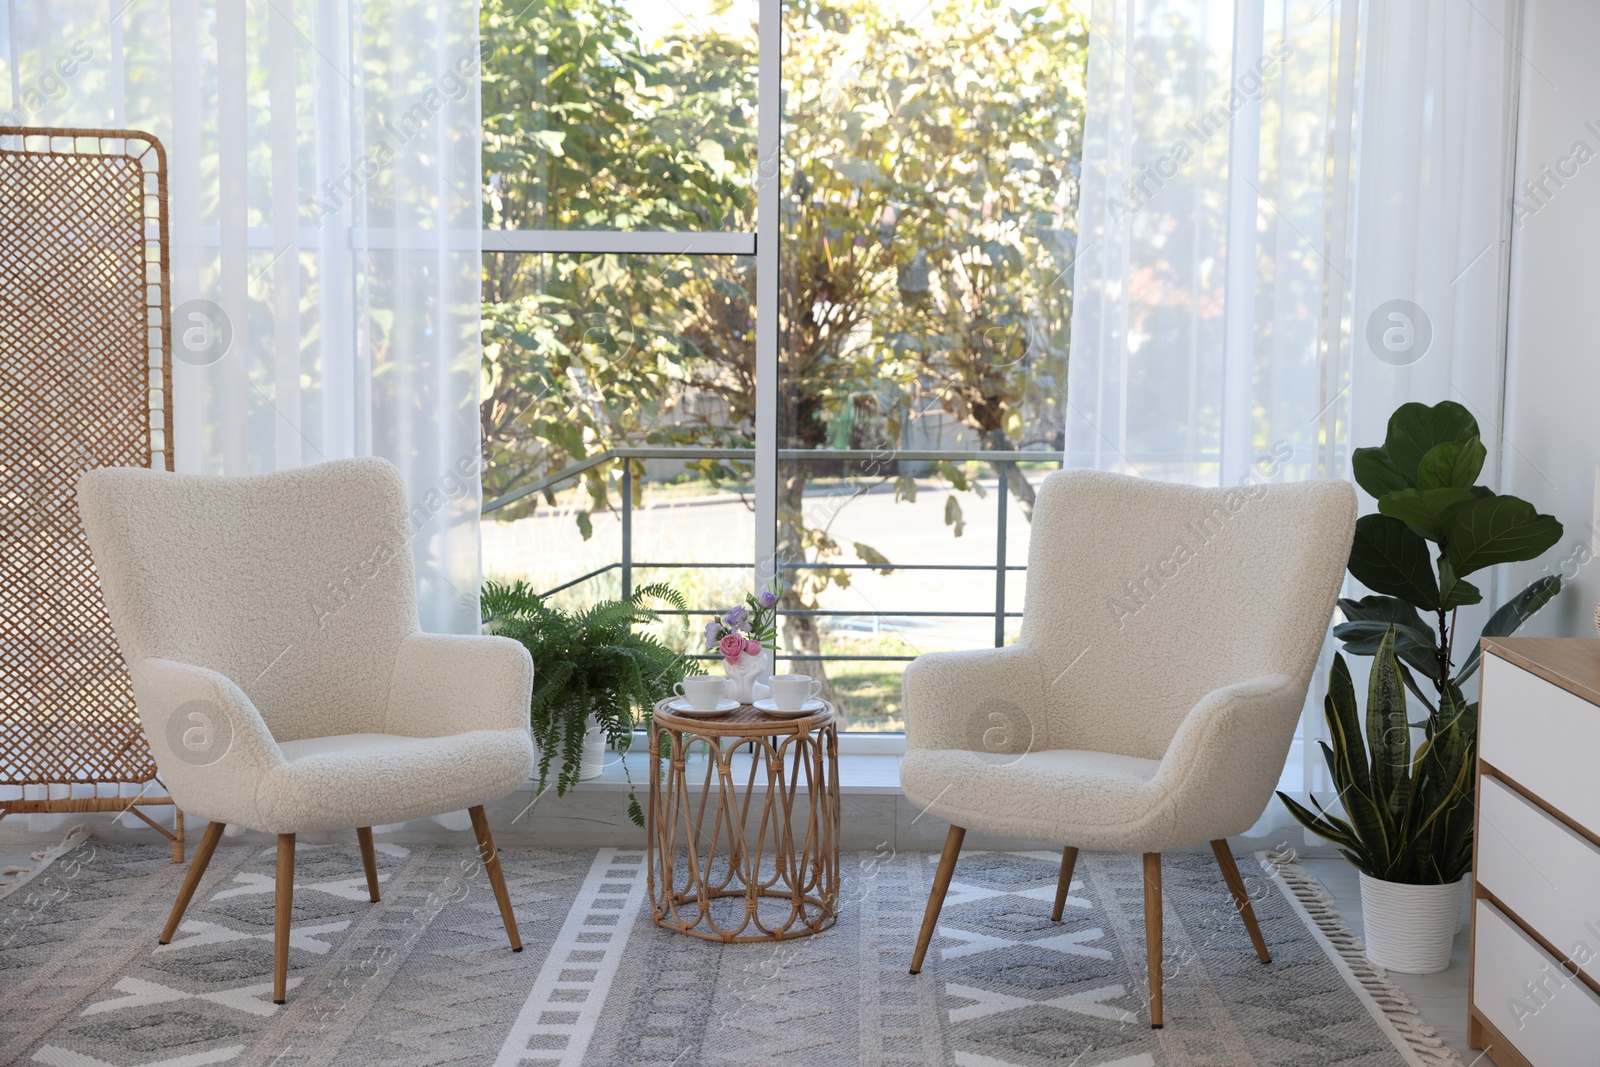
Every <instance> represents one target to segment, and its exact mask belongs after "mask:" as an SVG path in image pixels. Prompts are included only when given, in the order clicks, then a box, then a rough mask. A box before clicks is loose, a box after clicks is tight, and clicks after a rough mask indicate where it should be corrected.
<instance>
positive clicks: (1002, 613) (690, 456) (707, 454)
mask: <svg viewBox="0 0 1600 1067" xmlns="http://www.w3.org/2000/svg"><path fill="white" fill-rule="evenodd" d="M755 456H756V453H755V449H753V448H663V447H656V448H651V447H639V448H608V449H606V450H605V451H603V452H598V453H596V454H595V455H592V456H588V457H586V458H584V459H583V460H581V461H579V462H577V463H574V464H571V465H570V466H566V467H563V468H561V469H560V470H558V471H555V472H553V473H551V474H547V475H544V476H543V477H540V478H536V479H534V480H532V481H530V482H527V483H525V484H523V485H520V486H518V487H517V488H515V489H512V490H510V491H508V492H506V493H503V494H501V495H500V496H497V497H495V498H494V499H492V500H489V501H487V502H486V503H485V504H484V505H483V514H485V515H488V514H490V513H491V512H495V511H498V510H500V509H501V508H504V507H506V506H508V505H510V504H514V503H516V502H517V501H519V500H523V499H525V498H526V497H529V496H532V495H533V494H535V493H541V492H544V491H545V490H547V489H553V488H554V487H556V486H557V485H560V484H561V483H562V482H567V481H571V480H572V479H574V478H576V477H578V476H579V475H581V474H583V473H585V472H587V471H590V470H593V469H594V468H595V467H598V466H601V465H602V464H605V463H609V462H612V461H616V460H621V461H623V464H622V474H621V478H620V482H621V484H620V485H619V486H618V490H619V495H620V496H621V498H622V504H621V508H620V509H619V519H620V524H621V534H622V545H621V558H620V559H618V560H617V561H616V562H613V563H608V564H606V565H605V566H603V567H597V568H595V569H594V570H591V571H589V572H588V573H586V574H581V575H579V576H578V577H576V578H573V579H571V580H570V581H566V582H563V583H562V584H560V585H558V586H555V587H554V588H552V589H547V590H545V591H544V592H543V593H542V594H541V595H543V596H550V595H551V594H554V593H559V592H562V591H564V590H567V589H571V588H573V587H574V586H577V585H581V584H583V583H584V582H587V581H592V580H593V579H595V578H598V577H600V576H601V575H604V574H609V573H610V572H612V571H616V570H620V571H621V572H622V573H621V579H622V595H623V596H624V597H626V596H628V595H630V594H631V593H632V592H633V572H634V570H635V569H639V570H715V569H729V568H736V569H741V570H747V569H750V568H751V567H752V566H753V561H752V562H715V563H702V562H692V561H691V562H670V561H669V562H649V561H641V560H635V559H634V558H633V464H632V462H630V461H632V460H647V459H670V460H684V461H689V460H705V459H716V460H726V461H728V462H730V463H738V462H753V461H754V460H755ZM1060 456H1061V454H1060V453H1059V452H1046V451H993V452H981V451H978V452H975V451H965V450H959V449H904V450H900V449H894V450H888V449H885V450H876V451H875V450H868V449H812V448H784V449H779V450H778V460H779V462H784V461H793V462H817V461H829V460H835V461H843V462H876V463H888V462H891V461H901V462H909V463H941V462H981V463H988V464H992V465H995V466H996V467H997V468H998V472H997V473H998V475H999V485H998V487H997V489H996V492H995V497H996V503H995V508H996V531H995V558H994V562H993V563H992V564H991V563H987V562H985V563H909V564H906V563H900V564H897V563H892V562H889V563H808V562H805V561H791V562H780V563H778V565H777V569H778V570H779V571H780V572H782V571H798V570H866V571H875V572H879V573H887V572H889V571H897V570H900V571H911V570H917V571H992V572H993V573H994V576H995V577H994V608H993V610H992V611H989V610H985V611H881V610H877V611H871V612H866V611H851V610H848V609H830V608H805V609H802V608H793V609H790V608H781V607H780V608H779V609H778V613H779V614H780V615H788V616H810V617H813V618H830V617H856V618H859V617H862V616H868V615H870V616H878V617H883V616H891V617H894V618H993V619H994V644H995V647H996V648H1000V647H1002V646H1003V645H1004V644H1005V637H1006V620H1007V619H1018V618H1021V617H1022V612H1020V611H1007V610H1006V575H1007V574H1008V573H1010V572H1019V571H1026V570H1027V567H1026V566H1023V565H1021V564H1013V563H1009V562H1008V561H1007V558H1006V527H1007V515H1008V512H1009V508H1008V506H1007V500H1008V498H1009V497H1010V491H1009V482H1010V479H1011V476H1012V471H1013V469H1014V467H1015V466H1016V464H1018V463H1038V462H1041V461H1042V462H1048V463H1054V464H1056V465H1057V466H1059V465H1060V463H1061V459H1060ZM662 614H670V615H687V616H696V615H704V616H710V617H716V616H720V615H721V614H722V612H721V611H719V610H714V609H708V608H690V609H688V610H685V611H677V610H668V611H663V612H662ZM699 658H703V659H711V658H715V654H714V653H706V654H704V655H702V656H700V657H699ZM777 658H778V659H784V660H790V661H794V660H829V661H832V660H839V661H888V662H907V661H909V660H912V659H914V658H915V657H914V656H861V655H845V654H832V655H822V654H803V653H785V654H783V655H780V656H778V657H777Z"/></svg>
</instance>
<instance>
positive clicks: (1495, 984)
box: [1472, 900, 1600, 1067]
mask: <svg viewBox="0 0 1600 1067" xmlns="http://www.w3.org/2000/svg"><path fill="white" fill-rule="evenodd" d="M1476 918H1477V932H1476V935H1475V937H1474V939H1473V943H1472V1004H1473V1007H1475V1008H1477V1009H1478V1011H1479V1012H1481V1013H1482V1015H1483V1017H1484V1018H1486V1019H1488V1020H1489V1022H1490V1023H1492V1024H1493V1025H1494V1028H1495V1029H1496V1030H1499V1031H1500V1032H1501V1033H1502V1034H1504V1035H1505V1037H1506V1039H1507V1040H1509V1041H1510V1042H1511V1043H1512V1044H1513V1045H1515V1046H1516V1047H1517V1051H1518V1052H1520V1053H1522V1055H1523V1057H1524V1058H1526V1059H1527V1061H1528V1062H1529V1063H1531V1064H1533V1067H1583V1065H1585V1064H1593V1063H1594V1062H1595V1056H1596V1051H1595V1050H1596V1049H1600V997H1596V996H1595V995H1594V993H1592V992H1590V990H1589V988H1588V987H1587V986H1585V985H1584V984H1583V983H1582V982H1580V981H1578V980H1577V979H1576V978H1569V977H1568V976H1567V974H1566V972H1565V971H1563V970H1562V969H1561V967H1560V965H1558V964H1557V963H1556V961H1555V960H1553V959H1551V958H1550V957H1549V955H1547V954H1546V953H1545V951H1544V949H1542V948H1540V947H1539V946H1538V945H1537V944H1535V943H1534V941H1533V940H1532V939H1531V938H1530V937H1528V935H1527V934H1525V933H1523V932H1522V931H1521V930H1519V929H1517V927H1516V925H1515V924H1513V923H1512V922H1511V920H1510V919H1508V918H1506V916H1505V914H1504V913H1503V912H1501V911H1500V909H1498V908H1496V907H1495V906H1494V905H1493V904H1490V903H1489V902H1488V901H1486V900H1480V901H1478V902H1477V911H1476ZM1489 1055H1490V1057H1491V1058H1492V1057H1493V1056H1494V1050H1493V1049H1491V1050H1489Z"/></svg>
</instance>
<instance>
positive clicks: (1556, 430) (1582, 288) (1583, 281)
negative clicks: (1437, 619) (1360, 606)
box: [1485, 0, 1600, 637]
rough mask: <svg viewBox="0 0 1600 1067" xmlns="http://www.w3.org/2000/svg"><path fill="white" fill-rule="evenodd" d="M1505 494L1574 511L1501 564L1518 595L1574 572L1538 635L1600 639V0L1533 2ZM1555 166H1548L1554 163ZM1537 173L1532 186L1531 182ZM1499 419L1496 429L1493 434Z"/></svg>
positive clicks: (1560, 511) (1521, 145)
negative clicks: (1597, 499)
mask: <svg viewBox="0 0 1600 1067" xmlns="http://www.w3.org/2000/svg"><path fill="white" fill-rule="evenodd" d="M1521 51H1522V55H1523V60H1524V61H1523V62H1522V64H1521V103H1520V109H1519V117H1518V123H1517V126H1518V137H1517V142H1518V143H1517V179H1516V188H1517V205H1516V208H1515V214H1516V221H1514V222H1513V224H1512V226H1513V232H1512V246H1511V313H1510V318H1509V323H1508V337H1507V375H1506V378H1507V390H1506V408H1505V419H1504V420H1503V421H1504V425H1505V435H1504V439H1503V440H1502V442H1501V449H1502V457H1501V458H1502V464H1503V465H1502V468H1501V469H1502V472H1503V476H1502V484H1501V486H1500V491H1501V492H1505V493H1512V494H1515V495H1517V496H1520V497H1522V498H1523V499H1525V500H1528V501H1530V502H1532V503H1533V504H1534V505H1535V506H1537V507H1538V508H1539V510H1540V511H1545V512H1550V513H1552V514H1554V515H1555V516H1556V517H1557V518H1558V519H1560V520H1561V522H1562V524H1563V525H1564V526H1565V527H1566V533H1565V536H1564V537H1563V539H1562V541H1561V543H1560V544H1559V545H1558V546H1557V547H1556V548H1554V549H1552V550H1551V551H1550V552H1549V553H1547V554H1546V555H1545V556H1544V557H1543V558H1542V559H1541V560H1539V561H1537V562H1535V563H1529V564H1521V565H1519V566H1518V567H1516V568H1509V567H1508V568H1502V569H1503V570H1506V571H1508V572H1511V573H1509V574H1508V575H1507V576H1506V577H1505V579H1504V580H1505V582H1506V585H1507V586H1508V587H1509V589H1508V590H1507V589H1502V595H1505V594H1506V593H1507V592H1508V591H1509V592H1512V593H1514V592H1515V591H1516V590H1517V589H1520V588H1521V587H1522V586H1523V585H1524V584H1526V583H1527V582H1528V581H1531V580H1532V579H1533V578H1534V577H1535V576H1537V575H1538V574H1539V573H1541V572H1542V571H1544V570H1545V569H1547V568H1548V569H1550V570H1555V569H1557V568H1561V569H1562V573H1563V580H1564V581H1566V580H1567V579H1568V578H1569V577H1570V576H1573V575H1575V576H1576V580H1575V581H1570V582H1567V588H1565V589H1564V590H1563V591H1562V594H1561V596H1560V597H1559V598H1558V599H1557V600H1556V601H1555V602H1554V603H1552V604H1550V605H1549V606H1547V607H1546V608H1545V609H1544V610H1543V611H1542V612H1540V613H1539V614H1538V615H1537V616H1535V617H1534V619H1533V621H1531V622H1530V623H1529V624H1528V627H1527V628H1526V629H1525V630H1524V631H1522V632H1523V633H1524V634H1527V635H1539V636H1566V637H1578V636H1583V637H1594V636H1595V629H1594V622H1593V613H1594V608H1595V603H1596V601H1600V563H1592V562H1588V560H1589V552H1588V547H1589V544H1590V540H1591V523H1592V515H1593V505H1594V480H1595V466H1596V464H1600V62H1596V56H1597V55H1600V4H1597V3H1595V2H1594V0H1526V8H1525V15H1524V23H1523V39H1522V42H1521ZM1546 168H1548V170H1547V169H1546ZM1530 181H1531V182H1535V183H1539V184H1540V185H1542V188H1535V189H1534V191H1533V195H1529V192H1528V188H1527V186H1526V184H1525V183H1528V182H1530ZM1487 430H1488V428H1487V427H1485V431H1486V432H1487Z"/></svg>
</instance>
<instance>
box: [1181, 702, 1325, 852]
mask: <svg viewBox="0 0 1600 1067" xmlns="http://www.w3.org/2000/svg"><path fill="white" fill-rule="evenodd" d="M1307 684H1308V681H1307V680H1306V679H1298V680H1297V679H1293V678H1289V677H1288V676H1287V675H1282V674H1268V675H1262V676H1261V677H1258V678H1252V679H1250V680H1249V681H1245V682H1239V683H1237V684H1234V685H1228V686H1223V687H1222V688H1220V689H1214V690H1212V691H1211V692H1210V693H1207V694H1206V695H1205V696H1203V697H1201V698H1200V700H1199V701H1198V702H1196V704H1195V706H1194V707H1193V708H1192V709H1190V711H1189V714H1188V715H1187V716H1185V717H1184V720H1183V722H1182V723H1180V724H1179V726H1178V730H1177V733H1175V734H1174V735H1173V737H1172V743H1171V744H1170V745H1168V746H1167V751H1166V754H1165V755H1164V756H1163V757H1162V759H1161V766H1160V767H1159V768H1158V769H1157V771H1156V774H1155V778H1154V779H1153V781H1152V784H1154V785H1157V786H1160V787H1163V788H1164V789H1165V790H1166V791H1167V795H1168V797H1169V801H1170V803H1171V805H1172V809H1173V811H1174V812H1175V813H1176V817H1177V819H1178V820H1179V822H1180V823H1182V824H1183V825H1184V827H1186V829H1180V830H1179V831H1178V832H1177V834H1176V838H1181V839H1182V840H1185V841H1190V840H1193V841H1212V840H1216V839H1217V838H1222V837H1229V836H1232V835H1234V834H1238V833H1242V832H1244V831H1245V830H1248V829H1249V828H1250V827H1251V826H1252V825H1254V824H1255V821H1256V820H1257V819H1259V818H1260V817H1261V813H1262V812H1263V811H1264V810H1266V806H1267V801H1268V800H1269V799H1270V798H1271V796H1272V790H1273V787H1275V786H1276V785H1277V784H1278V778H1279V776H1280V775H1281V774H1282V773H1283V762H1284V759H1285V758H1286V757H1287V756H1288V754H1289V743H1290V741H1291V740H1292V739H1293V737H1294V728H1295V724H1296V723H1297V722H1299V720H1300V709H1301V707H1302V705H1303V704H1304V702H1305V695H1306V686H1307Z"/></svg>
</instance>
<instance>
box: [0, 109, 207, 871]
mask: <svg viewBox="0 0 1600 1067" xmlns="http://www.w3.org/2000/svg"><path fill="white" fill-rule="evenodd" d="M170 319H171V291H170V278H169V271H168V258H167V168H166V153H165V152H164V151H163V149H162V147H161V143H160V142H159V141H157V140H156V139H155V138H154V137H152V136H150V135H149V134H146V133H140V132H138V131H134V130H87V129H58V128H44V127H16V126H10V127H0V361H3V363H4V374H3V375H0V491H3V493H4V496H5V498H6V507H5V512H4V514H5V519H4V523H5V526H6V532H5V538H4V542H3V543H4V548H3V552H4V557H3V561H0V787H8V786H9V787H18V786H20V787H22V789H21V790H17V789H14V788H13V789H10V790H7V792H19V791H20V792H21V793H22V799H9V800H0V818H4V817H5V816H6V815H8V814H15V813H22V812H87V811H128V812H131V813H132V814H134V815H137V816H138V817H139V818H141V819H143V820H144V821H145V822H147V823H149V824H150V825H151V826H152V827H154V828H155V829H157V830H159V831H160V832H161V833H162V834H164V835H165V836H166V837H168V838H169V839H170V840H171V842H172V858H173V861H174V862H182V860H183V813H182V812H181V811H179V812H177V813H176V818H175V820H174V829H173V830H172V831H168V830H167V829H166V828H165V827H163V826H161V825H160V824H159V823H157V822H156V821H154V820H153V819H151V818H150V817H149V816H148V815H147V814H145V812H143V811H141V810H140V808H141V807H142V806H144V805H151V804H171V803H172V801H171V800H170V799H168V798H166V797H151V796H146V795H145V794H146V792H147V791H148V789H149V787H150V784H151V783H152V782H158V781H159V780H158V779H157V777H156V766H155V761H154V760H153V758H152V757H151V755H150V750H149V748H148V746H146V744H145V740H144V735H143V733H142V732H141V730H140V726H139V717H138V712H137V711H136V710H135V708H134V701H133V687H132V683H131V681H130V679H129V677H128V672H127V668H126V667H125V666H124V665H123V662H122V658H121V656H120V654H119V653H118V651H117V643H116V637H115V635H114V634H113V633H112V629H111V622H110V619H109V618H107V616H106V610H105V605H104V603H103V601H102V599H101V595H100V586H99V581H98V579H97V578H96V575H95V570H94V564H93V562H92V561H91V559H90V555H89V546H88V543H87V541H86V540H85V538H84V533H83V527H82V526H81V525H80V524H79V522H78V509H77V502H76V499H75V495H74V493H75V486H76V483H77V479H78V475H79V474H80V473H82V472H83V471H84V470H87V469H89V468H91V467H105V466H134V467H153V466H157V465H158V464H159V465H160V466H162V467H165V469H167V470H171V469H172V437H171V433H170V428H171V426H172V334H171V328H170ZM132 787H138V791H139V792H138V795H137V796H126V795H122V794H123V793H124V792H126V791H127V789H129V788H132Z"/></svg>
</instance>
